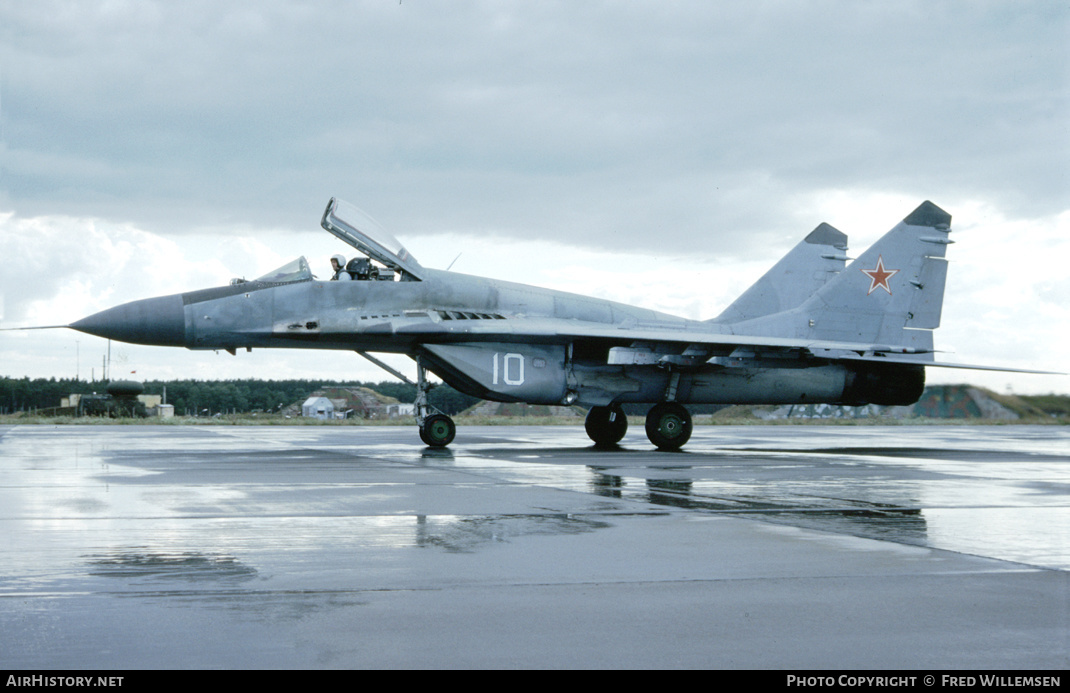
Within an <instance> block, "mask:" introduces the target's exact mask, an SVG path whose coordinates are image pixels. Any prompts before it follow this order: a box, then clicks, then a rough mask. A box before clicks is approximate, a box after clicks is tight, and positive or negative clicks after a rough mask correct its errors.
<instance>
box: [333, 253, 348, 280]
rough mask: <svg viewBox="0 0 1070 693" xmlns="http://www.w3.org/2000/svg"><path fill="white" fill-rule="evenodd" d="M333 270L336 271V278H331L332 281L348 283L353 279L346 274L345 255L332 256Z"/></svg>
mask: <svg viewBox="0 0 1070 693" xmlns="http://www.w3.org/2000/svg"><path fill="white" fill-rule="evenodd" d="M331 269H333V270H334V276H333V277H331V281H332V282H333V281H343V282H348V281H351V280H352V279H353V277H351V276H350V275H349V272H346V258H345V256H344V255H332V256H331Z"/></svg>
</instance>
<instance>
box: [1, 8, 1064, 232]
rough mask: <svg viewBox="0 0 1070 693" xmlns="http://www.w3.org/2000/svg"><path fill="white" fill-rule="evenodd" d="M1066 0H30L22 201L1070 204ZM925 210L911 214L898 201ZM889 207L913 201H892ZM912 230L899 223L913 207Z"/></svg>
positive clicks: (1010, 207)
mask: <svg viewBox="0 0 1070 693" xmlns="http://www.w3.org/2000/svg"><path fill="white" fill-rule="evenodd" d="M1068 17H1070V12H1068V10H1067V8H1066V7H1064V6H1061V5H1058V4H1053V3H1015V4H1007V3H976V2H970V3H966V2H962V3H958V2H948V3H920V2H918V3H893V4H878V3H837V2H813V3H781V2H768V3H757V4H753V3H748V4H745V5H744V4H720V3H698V2H696V3H687V2H681V3H615V4H593V3H567V2H539V3H519V2H518V3H501V2H485V3H484V2H468V3H450V4H449V5H448V6H443V5H442V4H441V3H429V2H421V1H420V0H411V1H407V2H405V3H403V4H401V5H398V4H395V3H393V2H386V1H375V2H363V3H350V2H346V3H341V2H337V3H336V2H322V3H314V4H305V3H301V4H297V3H289V2H257V3H241V2H238V3H227V4H225V5H219V4H218V3H208V2H186V3H163V2H158V3H153V2H144V1H142V2H128V3H127V2H115V3H106V4H101V5H97V4H88V3H70V2H52V3H50V2H36V3H7V4H5V5H4V6H3V7H2V8H0V40H2V46H3V48H2V51H3V52H2V53H0V59H2V61H3V62H2V65H3V72H2V80H3V82H2V84H0V98H2V100H0V108H2V113H0V118H2V123H3V140H4V141H3V145H4V161H3V162H2V167H3V170H2V176H3V178H2V181H0V187H2V197H0V207H2V208H6V209H8V210H13V211H15V212H16V213H17V214H18V215H20V216H24V217H28V216H34V215H41V214H70V215H78V216H96V217H101V218H105V219H109V220H111V221H114V222H117V223H118V222H132V223H135V224H137V225H138V226H140V227H142V228H146V229H149V230H155V231H160V232H164V233H178V232H181V231H182V230H183V229H189V228H197V227H204V226H220V227H225V226H226V225H228V224H229V225H233V226H234V227H235V228H241V227H243V226H246V225H254V226H268V227H271V228H284V229H292V230H299V229H313V228H315V226H316V223H317V221H318V215H319V213H320V212H321V210H322V207H323V205H324V203H325V202H326V200H327V198H328V197H329V196H331V195H338V196H341V197H344V198H346V199H349V200H351V201H353V202H356V203H358V204H360V205H362V206H364V207H366V208H368V209H369V211H371V212H372V214H373V215H375V216H376V217H378V218H380V219H381V220H383V221H385V222H388V225H389V226H390V227H391V228H392V229H393V230H394V231H395V232H397V233H398V234H399V235H413V234H427V233H434V232H436V231H440V230H448V231H463V230H470V231H472V232H475V233H487V234H490V233H494V234H499V235H515V236H518V237H532V236H536V235H543V236H545V237H547V238H554V239H559V240H567V241H569V242H572V243H578V244H584V245H590V246H596V247H597V246H602V247H608V246H613V245H620V244H640V245H641V244H645V243H653V242H654V241H653V240H652V239H655V238H656V239H657V240H656V242H657V243H665V244H673V245H678V246H679V245H685V244H687V243H690V242H692V241H693V239H694V238H696V237H697V236H700V237H712V238H714V239H716V243H715V244H714V243H711V244H710V245H709V246H708V247H702V248H699V249H697V250H699V251H700V252H710V253H714V252H729V253H732V252H744V251H745V249H746V246H747V244H748V243H763V242H765V241H767V240H768V239H769V238H772V237H774V236H777V235H779V234H785V233H791V234H795V235H798V234H801V233H803V232H804V231H806V230H808V229H809V228H811V227H812V226H813V225H815V224H816V223H817V222H818V221H820V220H819V219H809V218H801V217H800V216H799V210H798V209H797V208H795V207H794V206H793V205H794V204H797V201H798V200H799V199H802V198H804V197H805V196H806V195H807V194H813V193H815V192H818V191H821V190H827V189H830V188H838V189H853V188H858V189H866V190H893V191H897V192H902V193H903V194H905V195H913V196H916V198H917V199H918V201H920V200H921V199H924V198H933V199H934V200H936V201H937V202H939V201H940V200H941V199H947V198H969V199H984V200H987V201H989V202H991V203H992V204H995V205H997V206H999V207H1000V208H1001V209H1003V210H1004V211H1005V212H1006V213H1008V214H1012V215H1025V216H1030V215H1038V216H1039V215H1044V214H1051V213H1053V212H1057V211H1059V210H1063V209H1066V208H1067V191H1068V190H1070V185H1068V184H1070V180H1068V178H1070V176H1068V164H1067V162H1068V161H1070V156H1068V155H1070V138H1068V136H1067V125H1066V124H1067V122H1070V120H1068V118H1067V116H1068V115H1070V107H1068V104H1067V99H1068V97H1067V93H1068V90H1067V64H1068V55H1070V54H1068V48H1067V47H1066V46H1067V42H1066V40H1065V39H1066V35H1067V27H1068V26H1070V23H1068ZM904 211H908V210H904ZM888 221H889V222H892V221H894V220H888ZM889 225H890V223H889Z"/></svg>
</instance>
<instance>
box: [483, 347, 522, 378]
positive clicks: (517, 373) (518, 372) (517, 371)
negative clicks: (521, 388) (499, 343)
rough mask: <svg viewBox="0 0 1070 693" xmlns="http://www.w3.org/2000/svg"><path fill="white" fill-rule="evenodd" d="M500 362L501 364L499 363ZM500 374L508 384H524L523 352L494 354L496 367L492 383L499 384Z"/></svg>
mask: <svg viewBox="0 0 1070 693" xmlns="http://www.w3.org/2000/svg"><path fill="white" fill-rule="evenodd" d="M499 364H500V365H499ZM499 374H500V375H501V380H502V382H504V383H505V384H506V385H523V384H524V355H523V354H499V353H497V352H495V354H494V368H493V374H492V375H493V377H492V380H491V385H498V384H499V382H498V380H499Z"/></svg>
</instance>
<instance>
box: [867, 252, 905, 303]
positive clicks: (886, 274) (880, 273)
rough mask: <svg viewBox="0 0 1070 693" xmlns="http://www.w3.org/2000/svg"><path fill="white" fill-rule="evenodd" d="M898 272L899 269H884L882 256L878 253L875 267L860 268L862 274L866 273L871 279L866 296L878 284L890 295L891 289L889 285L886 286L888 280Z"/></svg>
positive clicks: (874, 289)
mask: <svg viewBox="0 0 1070 693" xmlns="http://www.w3.org/2000/svg"><path fill="white" fill-rule="evenodd" d="M898 272H899V270H895V269H884V257H883V256H881V255H878V256H877V266H876V267H875V268H873V269H871V270H868V269H864V270H862V274H865V275H868V276H869V278H870V279H871V280H872V281H871V283H870V285H869V291H867V292H866V296H869V295H870V294H871V293H873V292H874V291H876V290H877V287H878V286H879V287H881V288H882V289H884V290H885V291H887V292H888V295H889V296H891V295H892V289H891V287H890V286H888V280H889V279H891V278H892V276H893V275H895V274H897V273H898Z"/></svg>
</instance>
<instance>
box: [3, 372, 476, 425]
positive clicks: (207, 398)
mask: <svg viewBox="0 0 1070 693" xmlns="http://www.w3.org/2000/svg"><path fill="white" fill-rule="evenodd" d="M143 384H144V386H145V394H147V395H164V394H165V389H166V401H167V403H168V404H172V405H174V407H175V414H176V415H177V416H186V415H194V414H199V415H201V416H204V415H211V414H215V413H220V412H224V413H231V412H234V413H251V412H278V411H280V410H281V409H283V408H284V407H287V406H289V405H291V404H294V403H300V402H303V401H304V400H305V399H306V398H307V397H308V396H309V394H310V393H312V392H313V391H314V390H318V389H321V388H325V387H366V388H368V389H370V390H374V391H375V392H378V393H380V394H382V395H385V396H387V397H393V398H395V399H397V400H398V401H401V402H412V401H413V398H414V397H415V396H416V388H415V387H414V386H412V385H408V384H406V383H401V382H396V381H395V382H391V381H384V382H378V383H372V382H348V383H347V382H335V381H330V380H169V381H162V380H149V381H147V382H145V383H143ZM107 389H108V383H107V382H105V381H103V380H95V381H88V380H76V379H74V378H59V379H57V378H47V379H46V378H34V379H31V378H9V377H0V414H13V413H15V412H19V411H37V410H41V409H49V408H52V407H58V406H59V404H60V400H61V399H62V398H64V397H68V396H70V395H71V394H83V395H85V394H93V393H100V394H103V393H105V392H107ZM428 399H429V400H430V402H431V404H432V405H433V406H435V407H437V408H438V409H440V410H442V411H443V412H445V413H447V414H456V413H458V412H460V411H463V410H464V409H467V408H468V407H470V406H472V405H473V404H475V403H476V402H478V401H479V400H478V399H476V398H475V397H470V396H468V395H465V394H462V393H460V392H458V391H456V390H454V389H453V388H452V387H450V386H449V385H446V384H441V385H439V386H438V387H435V388H433V389H432V390H431V392H430V393H429V394H428Z"/></svg>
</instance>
